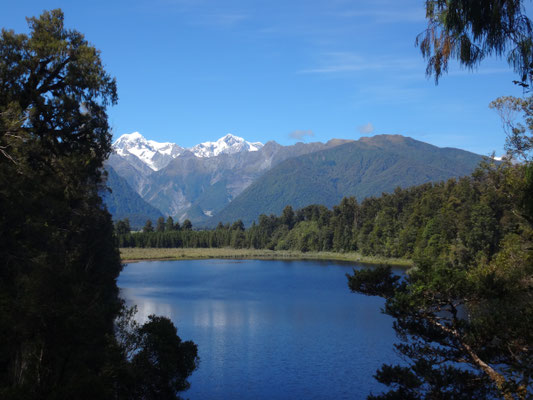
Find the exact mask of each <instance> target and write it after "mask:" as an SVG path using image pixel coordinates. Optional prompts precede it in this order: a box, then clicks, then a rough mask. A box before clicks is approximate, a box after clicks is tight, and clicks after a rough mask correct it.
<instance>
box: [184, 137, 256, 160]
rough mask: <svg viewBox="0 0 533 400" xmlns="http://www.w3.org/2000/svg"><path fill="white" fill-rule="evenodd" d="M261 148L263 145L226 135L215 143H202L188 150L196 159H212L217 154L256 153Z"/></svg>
mask: <svg viewBox="0 0 533 400" xmlns="http://www.w3.org/2000/svg"><path fill="white" fill-rule="evenodd" d="M261 147H263V143H259V142H255V143H250V142H247V141H246V140H244V139H243V138H241V137H238V136H233V135H232V134H230V133H228V134H227V135H226V136H224V137H221V138H220V139H218V140H217V141H216V142H204V143H200V144H197V145H196V146H194V147H191V148H190V149H189V150H190V151H191V152H192V153H193V154H194V155H195V156H196V157H214V156H218V155H219V154H234V153H240V152H242V151H257V150H259V149H260V148H261Z"/></svg>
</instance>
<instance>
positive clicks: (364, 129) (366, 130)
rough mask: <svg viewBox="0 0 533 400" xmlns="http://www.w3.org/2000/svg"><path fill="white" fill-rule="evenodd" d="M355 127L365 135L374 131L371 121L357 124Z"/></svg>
mask: <svg viewBox="0 0 533 400" xmlns="http://www.w3.org/2000/svg"><path fill="white" fill-rule="evenodd" d="M357 129H358V130H359V132H360V133H362V134H365V135H367V134H369V133H372V132H374V125H372V123H371V122H369V123H367V124H365V125H361V126H359V127H358V128H357Z"/></svg>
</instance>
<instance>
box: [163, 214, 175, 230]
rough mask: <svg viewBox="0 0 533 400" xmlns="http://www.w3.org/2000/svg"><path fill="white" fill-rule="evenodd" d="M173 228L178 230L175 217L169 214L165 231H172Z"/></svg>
mask: <svg viewBox="0 0 533 400" xmlns="http://www.w3.org/2000/svg"><path fill="white" fill-rule="evenodd" d="M173 230H176V227H175V225H174V219H173V218H172V217H171V216H169V217H168V218H167V222H165V231H167V232H171V231H173Z"/></svg>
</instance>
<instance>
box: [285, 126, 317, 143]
mask: <svg viewBox="0 0 533 400" xmlns="http://www.w3.org/2000/svg"><path fill="white" fill-rule="evenodd" d="M313 136H315V134H314V133H313V131H312V130H310V129H308V130H301V129H298V130H295V131H292V132H291V133H289V137H290V138H291V139H295V140H302V139H304V138H305V137H313Z"/></svg>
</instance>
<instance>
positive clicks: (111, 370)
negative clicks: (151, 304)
mask: <svg viewBox="0 0 533 400" xmlns="http://www.w3.org/2000/svg"><path fill="white" fill-rule="evenodd" d="M28 23H29V27H30V34H29V35H25V34H16V33H14V32H13V31H7V30H2V32H1V35H0V210H2V211H1V213H0V237H2V241H1V243H0V263H1V268H0V337H1V338H2V340H1V341H0V398H2V399H72V398H76V399H110V398H116V399H175V398H176V396H177V393H178V392H179V391H181V390H183V389H185V388H187V387H188V382H187V380H186V379H187V377H188V376H189V375H190V374H191V373H192V371H193V370H194V369H195V368H196V364H197V349H196V345H195V344H194V343H192V342H182V341H181V340H180V338H179V337H178V336H177V335H176V328H175V327H174V325H173V324H172V322H171V321H170V320H168V319H167V318H162V317H155V316H152V317H150V319H149V321H148V322H146V323H145V324H143V325H139V324H137V323H136V322H135V320H134V315H133V311H134V310H126V309H125V308H124V305H123V302H122V300H121V299H120V298H119V297H118V288H117V285H116V279H117V277H118V274H119V273H120V271H121V269H122V265H121V263H120V258H119V252H118V249H117V248H116V246H115V242H114V238H113V225H112V222H111V218H110V215H109V213H108V212H107V211H106V210H105V209H104V207H103V206H102V201H101V198H100V197H99V192H100V190H101V189H102V173H101V170H102V165H103V162H104V160H105V159H106V157H107V156H108V155H109V153H110V151H111V142H110V139H111V134H110V132H109V126H108V122H107V114H106V107H107V106H108V105H110V104H114V103H115V102H116V101H117V93H116V84H115V80H114V79H113V78H111V77H110V76H109V75H108V74H107V73H106V72H105V71H104V69H103V67H102V62H101V60H100V57H99V52H98V51H97V50H96V49H95V48H94V47H92V46H91V45H90V44H89V43H88V42H87V41H86V40H85V39H84V37H83V35H82V34H80V33H79V32H77V31H74V30H67V29H65V27H64V24H63V14H62V12H61V11H60V10H54V11H51V12H44V13H43V14H42V15H41V16H40V17H39V18H30V19H28Z"/></svg>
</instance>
